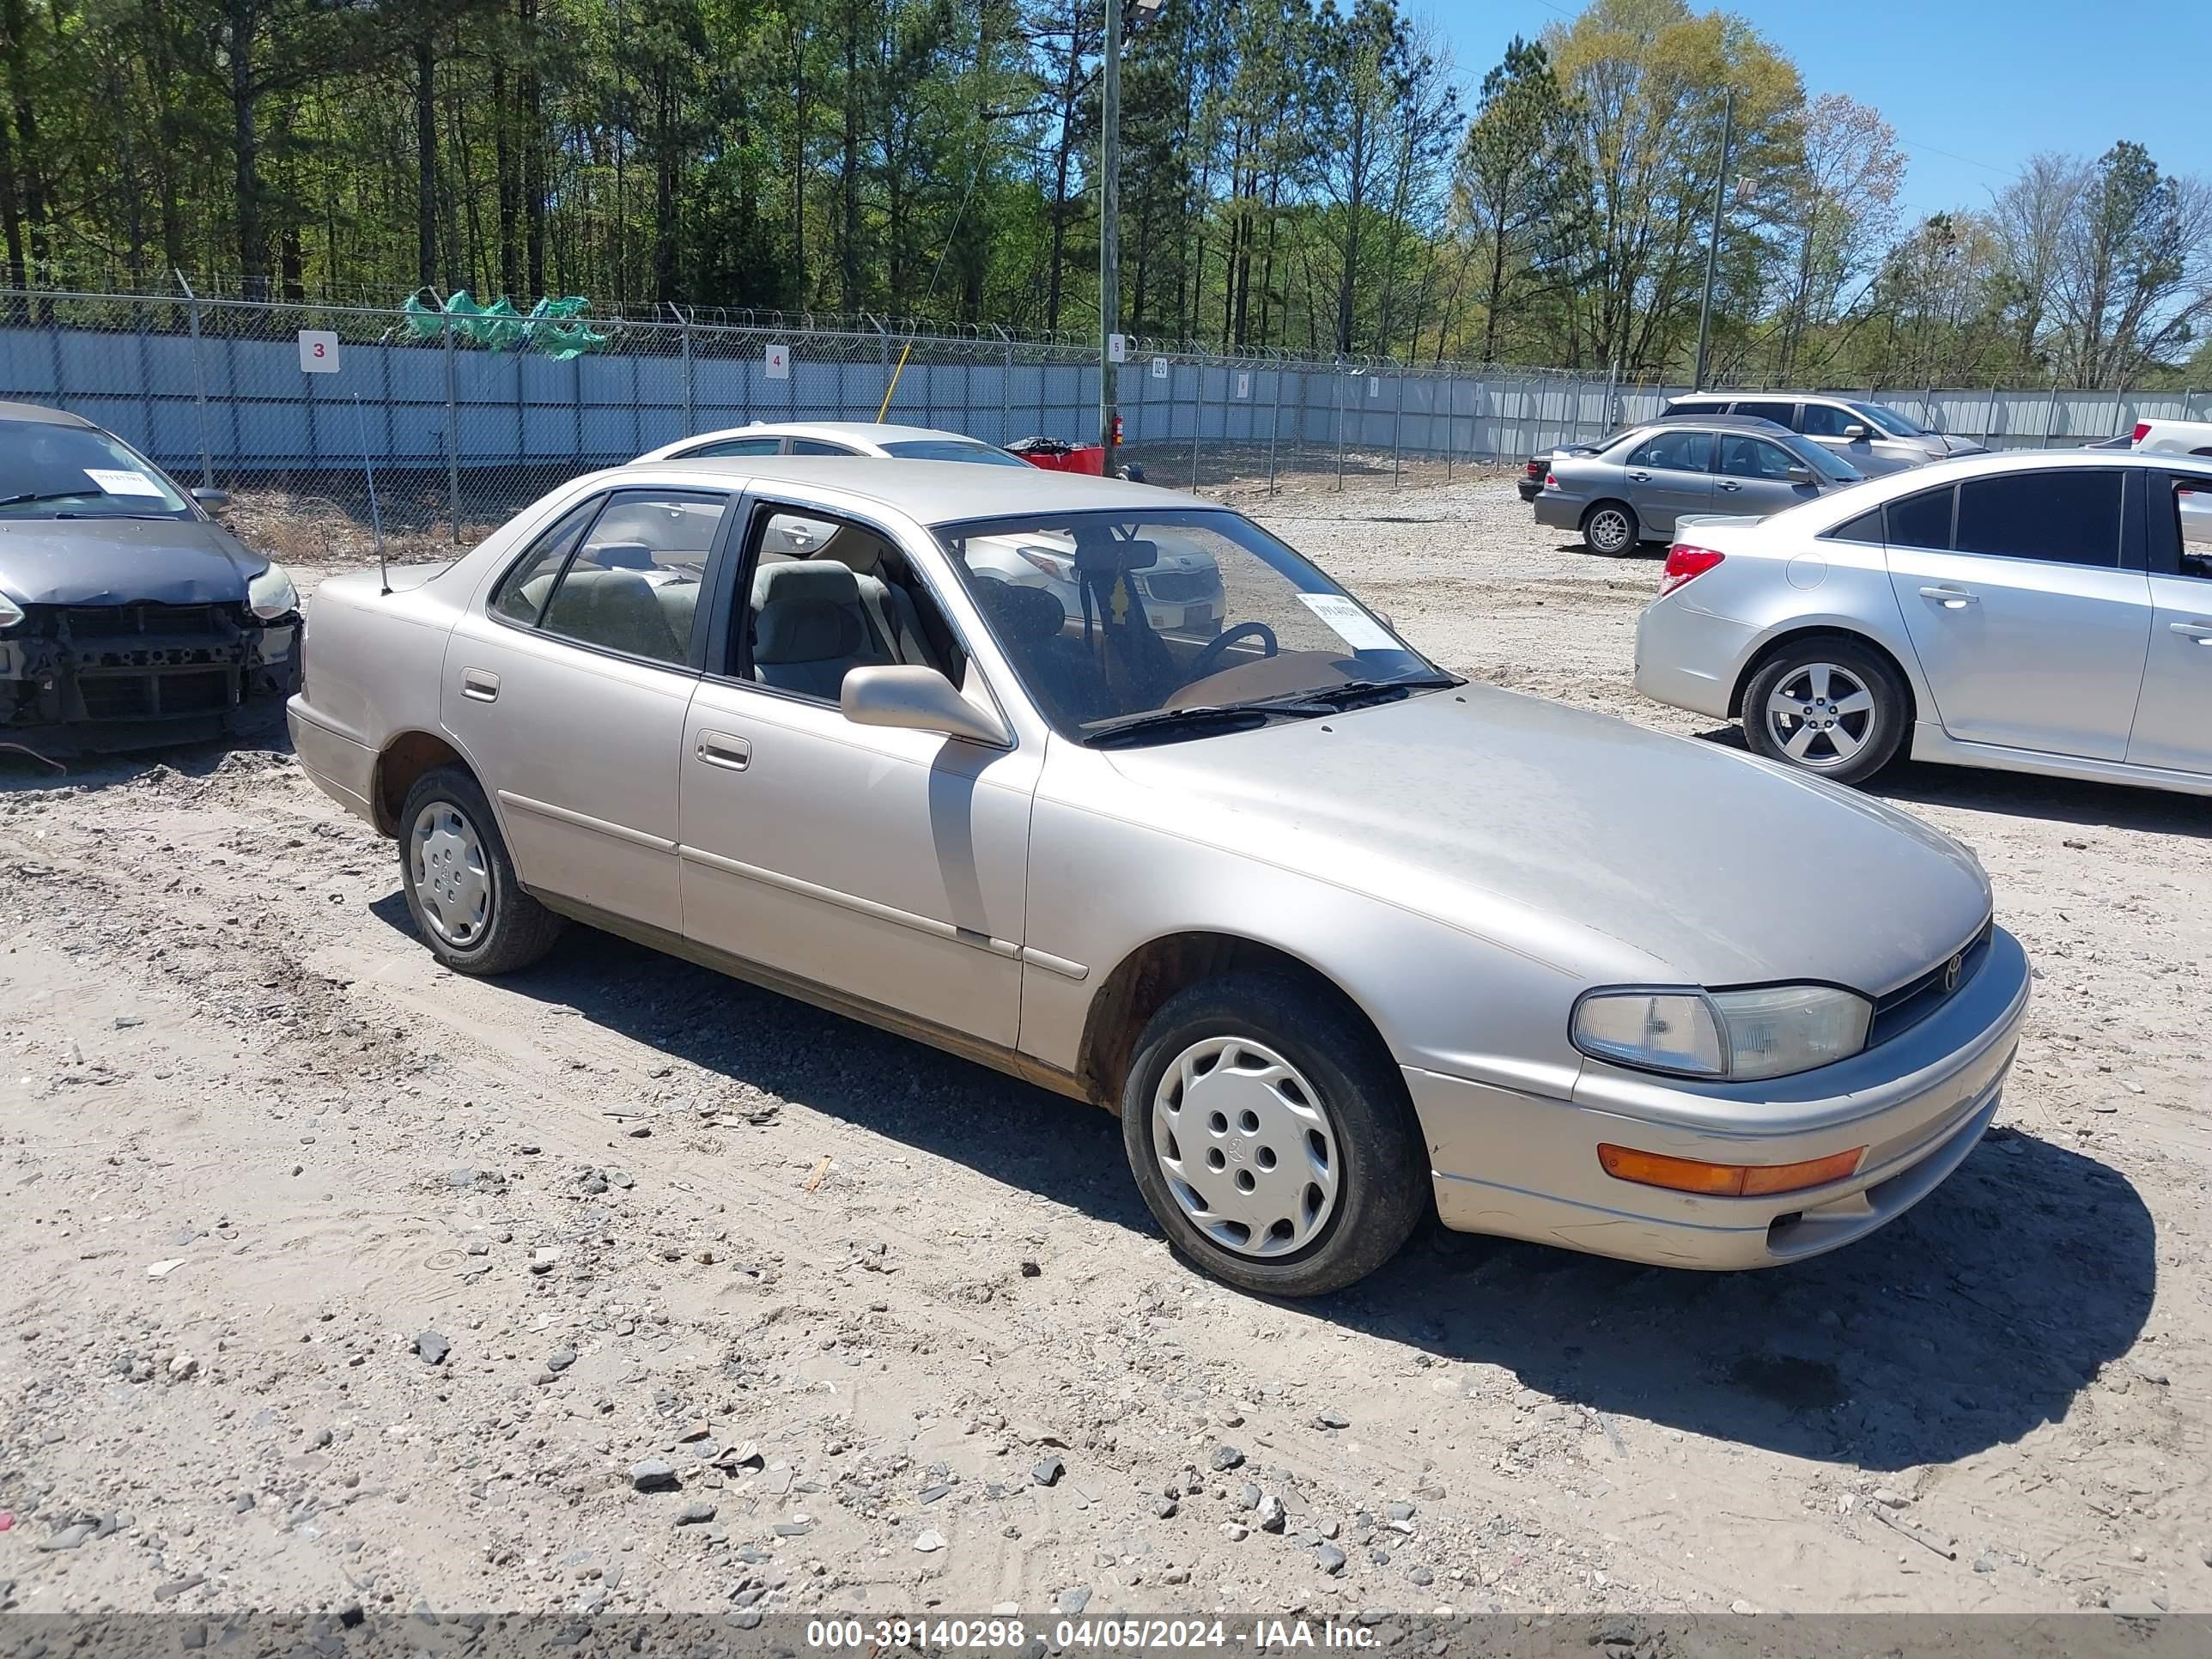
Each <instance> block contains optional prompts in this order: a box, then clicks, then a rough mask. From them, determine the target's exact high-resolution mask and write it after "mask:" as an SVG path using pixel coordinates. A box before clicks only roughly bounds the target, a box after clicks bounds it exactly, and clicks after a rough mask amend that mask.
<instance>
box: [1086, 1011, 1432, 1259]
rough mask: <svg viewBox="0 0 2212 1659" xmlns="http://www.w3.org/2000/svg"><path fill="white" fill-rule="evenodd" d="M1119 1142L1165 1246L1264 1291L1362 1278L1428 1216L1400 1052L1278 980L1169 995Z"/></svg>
mask: <svg viewBox="0 0 2212 1659" xmlns="http://www.w3.org/2000/svg"><path fill="white" fill-rule="evenodd" d="M1121 1138H1122V1143H1123V1146H1124V1149H1125V1150H1126V1151H1127V1154H1128V1158H1129V1167H1130V1170H1131V1171H1132V1172H1133V1174H1134V1175H1135V1176H1136V1179H1137V1186H1138V1188H1139V1191H1141V1192H1142V1193H1143V1194H1144V1195H1145V1202H1146V1205H1147V1206H1149V1207H1150V1208H1151V1210H1152V1215H1153V1217H1154V1218H1155V1219H1157V1220H1158V1222H1159V1224H1160V1225H1161V1227H1162V1228H1163V1229H1164V1230H1165V1231H1166V1233H1167V1236H1168V1242H1169V1243H1170V1244H1172V1245H1173V1246H1174V1247H1175V1249H1176V1251H1177V1252H1178V1253H1180V1254H1181V1255H1184V1256H1186V1257H1188V1258H1189V1259H1190V1260H1191V1261H1194V1262H1196V1263H1197V1264H1198V1265H1199V1266H1200V1267H1203V1268H1204V1269H1205V1270H1206V1272H1208V1273H1212V1274H1213V1276H1214V1277H1215V1278H1217V1279H1225V1280H1226V1281H1227V1282H1228V1283H1230V1284H1231V1285H1236V1286H1237V1287H1238V1288H1239V1289H1242V1290H1246V1291H1257V1292H1259V1293H1260V1294H1261V1295H1267V1296H1318V1295H1320V1294H1322V1293H1323V1292H1325V1291H1335V1290H1341V1289H1342V1288H1343V1287H1344V1286H1346V1285H1350V1284H1352V1283H1353V1282H1354V1281H1355V1280H1357V1279H1364V1277H1366V1276H1367V1275H1368V1274H1369V1273H1372V1272H1374V1271H1375V1269H1376V1268H1377V1267H1381V1266H1382V1265H1383V1263H1384V1262H1385V1261H1389V1259H1390V1258H1391V1257H1392V1256H1393V1255H1395V1254H1397V1251H1398V1249H1399V1247H1400V1246H1401V1245H1402V1244H1403V1243H1405V1242H1406V1239H1407V1236H1408V1235H1409V1234H1410V1233H1411V1232H1412V1231H1413V1227H1414V1225H1415V1224H1416V1223H1418V1222H1419V1219H1420V1218H1421V1216H1422V1215H1423V1213H1424V1212H1425V1210H1426V1208H1427V1202H1428V1162H1427V1158H1426V1157H1425V1151H1424V1146H1423V1142H1422V1139H1421V1135H1420V1131H1419V1124H1418V1123H1417V1122H1416V1121H1415V1120H1414V1117H1413V1106H1412V1103H1410V1102H1409V1101H1408V1100H1407V1097H1406V1091H1405V1085H1404V1084H1403V1082H1402V1081H1401V1079H1400V1078H1399V1075H1398V1071H1397V1068H1396V1066H1394V1065H1393V1064H1392V1063H1391V1061H1390V1057H1389V1054H1388V1053H1387V1052H1385V1051H1384V1050H1383V1046H1382V1044H1381V1042H1380V1041H1379V1040H1378V1039H1377V1038H1376V1035H1375V1033H1374V1032H1373V1031H1372V1030H1370V1029H1369V1028H1368V1026H1367V1025H1366V1024H1365V1023H1364V1021H1363V1020H1361V1019H1360V1018H1358V1015H1357V1014H1356V1013H1354V1012H1352V1010H1351V1009H1350V1008H1348V1007H1347V1006H1346V1005H1345V1004H1344V1003H1343V1002H1342V1001H1341V1000H1340V999H1337V998H1335V997H1332V996H1329V995H1328V994H1324V993H1323V992H1322V991H1321V990H1320V989H1318V988H1316V987H1311V986H1308V985H1304V984H1301V983H1300V982H1298V981H1296V980H1293V979H1291V978H1288V977H1285V976H1283V975H1276V974H1267V973H1256V974H1233V975H1227V976H1225V977H1224V978H1221V979H1218V980H1212V981H1206V982H1205V983H1203V984H1200V985H1195V986H1192V987H1189V988H1188V989H1187V990H1184V991H1182V992H1181V993H1179V994H1176V996H1174V997H1171V998H1170V999H1169V1000H1168V1001H1167V1003H1166V1004H1165V1005H1164V1006H1163V1007H1162V1008H1161V1009H1160V1011H1159V1012H1158V1013H1156V1014H1154V1015H1153V1016H1152V1019H1151V1021H1150V1022H1149V1023H1148V1024H1146V1027H1145V1030H1144V1034H1143V1036H1141V1037H1140V1038H1139V1041H1138V1048H1137V1056H1136V1060H1135V1062H1134V1063H1133V1065H1132V1066H1130V1068H1129V1075H1128V1079H1127V1083H1126V1084H1125V1085H1124V1086H1123V1089H1122V1096H1121Z"/></svg>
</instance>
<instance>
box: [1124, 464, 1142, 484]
mask: <svg viewBox="0 0 2212 1659" xmlns="http://www.w3.org/2000/svg"><path fill="white" fill-rule="evenodd" d="M1120 476H1121V477H1123V478H1124V479H1126V480H1127V481H1128V482H1129V483H1144V481H1145V469H1144V466H1143V465H1142V464H1141V463H1139V462H1137V461H1132V462H1130V463H1129V464H1128V465H1127V466H1125V467H1123V468H1121V472H1120Z"/></svg>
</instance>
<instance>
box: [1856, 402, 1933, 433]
mask: <svg viewBox="0 0 2212 1659" xmlns="http://www.w3.org/2000/svg"><path fill="white" fill-rule="evenodd" d="M1847 406H1848V407H1849V408H1850V409H1851V410H1854V411H1855V412H1856V413H1858V414H1861V415H1863V416H1866V417H1867V419H1869V421H1872V422H1874V423H1875V425H1876V426H1878V427H1880V428H1881V429H1882V430H1883V431H1884V432H1887V434H1889V435H1890V436H1891V437H1893V438H1924V437H1926V436H1927V435H1928V432H1927V428H1924V427H1922V426H1920V425H1919V424H1917V422H1913V421H1911V420H1910V419H1908V418H1907V417H1905V416H1903V415H1900V414H1899V413H1898V412H1897V411H1896V410H1893V409H1892V408H1891V407H1890V406H1889V405H1888V404H1849V405H1847Z"/></svg>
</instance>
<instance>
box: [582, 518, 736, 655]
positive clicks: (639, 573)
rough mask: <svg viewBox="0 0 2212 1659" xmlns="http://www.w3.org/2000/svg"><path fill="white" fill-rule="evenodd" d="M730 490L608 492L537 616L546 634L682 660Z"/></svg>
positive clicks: (583, 643)
mask: <svg viewBox="0 0 2212 1659" xmlns="http://www.w3.org/2000/svg"><path fill="white" fill-rule="evenodd" d="M729 509H730V502H729V497H727V496H726V495H717V494H713V493H704V492H699V491H691V490H680V489H625V490H620V491H617V493H616V494H615V495H613V496H612V497H611V498H610V499H609V501H608V502H607V506H606V510H605V512H603V513H600V514H599V518H598V520H596V521H594V522H593V524H592V527H591V532H590V533H589V534H588V535H587V536H586V537H585V538H583V544H582V545H581V546H580V547H579V548H578V549H577V550H576V554H575V556H574V558H572V559H570V560H569V561H568V568H567V569H565V570H563V571H562V573H561V578H560V580H559V582H558V583H557V584H556V586H555V587H554V589H553V597H552V599H550V601H549V602H548V603H547V605H546V606H545V610H544V617H543V621H542V622H541V623H540V626H542V627H543V628H544V629H545V631H546V632H547V633H549V634H557V635H560V636H561V637H562V638H563V639H569V640H574V641H577V642H578V643H579V644H581V645H593V646H598V647H600V648H601V649H602V650H606V651H619V652H621V653H623V654H624V655H625V656H631V657H644V658H647V659H650V660H652V661H653V662H665V663H678V664H680V663H682V662H684V660H686V659H687V658H688V656H689V654H690V648H691V628H692V623H693V620H694V618H695V617H696V613H697V611H698V606H699V585H700V581H701V579H702V577H703V576H704V574H706V568H707V556H708V554H709V553H710V552H711V551H712V550H714V538H715V537H716V535H717V534H718V533H719V532H720V530H721V526H722V520H723V518H724V517H725V516H726V514H727V513H728V512H729Z"/></svg>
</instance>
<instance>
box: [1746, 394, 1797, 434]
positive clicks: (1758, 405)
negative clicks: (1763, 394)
mask: <svg viewBox="0 0 2212 1659" xmlns="http://www.w3.org/2000/svg"><path fill="white" fill-rule="evenodd" d="M1735 413H1737V414H1738V415H1742V416H1747V417H1749V418H1750V419H1752V420H1754V421H1771V422H1774V423H1775V425H1777V426H1786V427H1788V428H1790V429H1791V430H1792V431H1795V430H1796V426H1797V405H1796V404H1795V403H1794V402H1791V401H1790V400H1788V399H1777V398H1744V399H1739V400H1738V402H1737V404H1736V406H1735Z"/></svg>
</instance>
